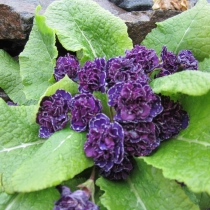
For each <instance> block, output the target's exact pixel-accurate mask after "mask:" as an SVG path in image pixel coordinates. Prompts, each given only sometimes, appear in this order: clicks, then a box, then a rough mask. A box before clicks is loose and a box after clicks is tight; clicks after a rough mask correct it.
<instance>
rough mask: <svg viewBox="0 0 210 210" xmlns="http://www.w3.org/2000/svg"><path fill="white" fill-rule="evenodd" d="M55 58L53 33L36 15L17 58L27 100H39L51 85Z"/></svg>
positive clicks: (43, 19) (55, 50)
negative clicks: (27, 39)
mask: <svg viewBox="0 0 210 210" xmlns="http://www.w3.org/2000/svg"><path fill="white" fill-rule="evenodd" d="M56 57H57V49H56V47H55V33H54V31H53V30H52V29H50V28H49V27H47V26H46V24H45V18H44V17H43V16H41V15H38V14H36V16H35V20H34V25H33V28H32V31H31V33H30V36H29V41H28V42H27V43H26V46H25V49H24V51H23V52H22V53H21V54H20V56H19V59H20V72H21V77H22V81H23V85H24V92H25V94H26V97H27V98H28V99H35V100H39V98H40V96H41V95H42V94H43V93H44V92H45V90H46V89H47V87H48V86H50V85H51V84H52V82H50V81H49V80H50V78H51V77H52V75H53V71H54V66H55V62H56Z"/></svg>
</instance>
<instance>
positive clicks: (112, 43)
mask: <svg viewBox="0 0 210 210" xmlns="http://www.w3.org/2000/svg"><path fill="white" fill-rule="evenodd" d="M39 10H40V6H38V7H37V9H36V12H35V18H34V24H33V28H32V31H31V33H30V36H29V40H28V42H27V43H26V45H25V48H24V50H23V52H21V53H20V55H19V59H18V61H17V60H15V59H13V58H12V57H11V56H10V55H9V54H7V53H6V52H5V51H3V50H0V57H1V67H0V87H1V88H3V89H4V91H5V92H6V93H7V95H8V96H9V97H10V99H11V102H8V103H6V102H4V101H3V100H2V99H1V100H0V106H1V118H0V134H1V135H0V136H1V139H0V145H1V146H0V159H1V161H0V178H1V182H0V209H2V210H3V209H6V210H18V209H19V210H28V209H34V210H43V209H45V210H48V209H49V210H50V209H54V210H65V209H75V210H77V209H87V210H88V209H90V210H92V209H96V210H97V209H107V210H114V209H126V210H134V209H135V210H137V209H142V210H146V209H147V210H154V209H158V210H159V209H160V210H168V209H169V206H170V209H177V210H178V209H180V210H189V209H190V210H199V209H201V210H206V209H207V208H209V207H210V196H209V195H210V190H209V189H210V177H209V167H208V166H209V164H210V149H209V148H210V138H209V137H210V132H209V124H210V118H209V113H210V106H209V103H210V92H209V89H210V73H209V71H210V57H209V56H210V47H209V46H210V37H209V34H210V14H209V10H210V4H208V3H207V2H206V1H205V0H199V2H198V3H197V4H196V5H195V6H194V7H193V8H192V9H190V10H187V11H185V12H182V13H181V14H179V15H177V16H175V17H172V18H169V19H167V20H165V21H163V22H160V23H157V27H156V28H155V29H153V30H152V31H151V32H150V33H149V34H148V35H147V36H146V38H145V39H144V41H143V42H142V43H139V45H136V46H133V44H132V41H131V39H130V38H129V37H128V34H127V27H126V25H125V23H124V22H123V21H122V20H120V19H119V18H117V17H115V16H114V15H112V14H110V13H109V12H108V11H106V10H103V9H102V8H101V7H100V6H99V5H97V4H96V3H95V2H93V1H92V0H71V1H68V0H60V1H55V2H53V3H52V4H50V5H49V7H48V8H47V9H46V11H45V13H44V14H43V15H40V14H39ZM57 42H59V43H60V44H61V45H62V46H63V48H64V49H65V51H66V54H65V55H61V52H59V51H58V49H57ZM78 188H80V189H78Z"/></svg>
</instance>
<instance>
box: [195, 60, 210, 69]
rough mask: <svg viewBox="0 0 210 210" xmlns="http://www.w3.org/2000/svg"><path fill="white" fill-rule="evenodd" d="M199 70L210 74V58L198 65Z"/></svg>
mask: <svg viewBox="0 0 210 210" xmlns="http://www.w3.org/2000/svg"><path fill="white" fill-rule="evenodd" d="M198 66H199V70H201V71H206V72H210V58H205V59H204V60H203V61H202V62H199V63H198Z"/></svg>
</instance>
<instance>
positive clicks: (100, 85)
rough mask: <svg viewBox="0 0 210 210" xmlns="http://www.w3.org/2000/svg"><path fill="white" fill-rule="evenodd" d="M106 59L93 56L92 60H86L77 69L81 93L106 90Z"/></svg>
mask: <svg viewBox="0 0 210 210" xmlns="http://www.w3.org/2000/svg"><path fill="white" fill-rule="evenodd" d="M105 68H106V60H105V59H104V58H95V60H94V61H87V62H86V63H85V64H84V66H83V67H82V68H81V69H80V70H79V72H78V77H79V91H80V92H82V93H88V92H90V93H92V92H93V91H100V92H102V93H104V92H105V90H106V87H105V86H106V69H105Z"/></svg>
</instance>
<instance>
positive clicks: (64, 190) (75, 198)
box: [53, 186, 99, 210]
mask: <svg viewBox="0 0 210 210" xmlns="http://www.w3.org/2000/svg"><path fill="white" fill-rule="evenodd" d="M58 190H59V191H60V194H61V198H60V199H59V200H58V201H56V202H55V206H54V208H53V210H70V209H72V210H84V209H85V210H99V206H97V205H95V204H94V203H92V202H91V201H90V200H89V196H88V194H87V193H86V192H85V191H83V190H76V191H74V192H71V190H70V189H69V188H68V187H66V186H59V187H58Z"/></svg>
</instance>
